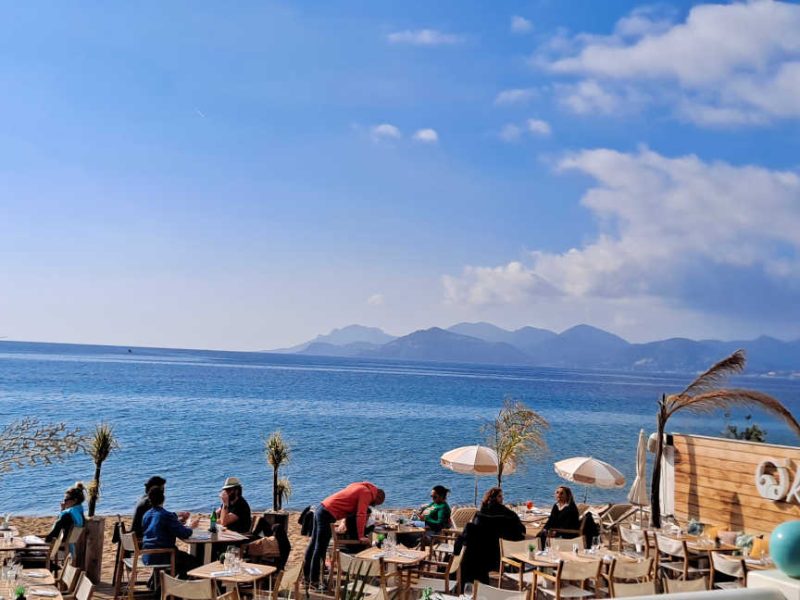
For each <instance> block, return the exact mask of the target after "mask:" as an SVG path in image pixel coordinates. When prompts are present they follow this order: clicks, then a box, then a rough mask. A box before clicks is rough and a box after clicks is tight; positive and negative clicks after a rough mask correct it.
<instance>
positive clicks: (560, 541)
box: [547, 537, 584, 552]
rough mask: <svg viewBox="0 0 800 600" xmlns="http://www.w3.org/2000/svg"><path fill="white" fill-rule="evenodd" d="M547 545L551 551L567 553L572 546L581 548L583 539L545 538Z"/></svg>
mask: <svg viewBox="0 0 800 600" xmlns="http://www.w3.org/2000/svg"><path fill="white" fill-rule="evenodd" d="M547 543H548V544H549V545H550V547H551V548H552V549H553V550H558V551H559V552H569V551H571V550H572V544H578V545H579V546H580V547H581V548H583V545H584V544H583V538H556V537H554V538H547Z"/></svg>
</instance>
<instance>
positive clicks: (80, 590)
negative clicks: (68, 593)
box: [75, 573, 94, 600]
mask: <svg viewBox="0 0 800 600" xmlns="http://www.w3.org/2000/svg"><path fill="white" fill-rule="evenodd" d="M93 596H94V584H93V583H92V582H91V580H90V579H89V578H88V577H87V576H86V573H81V576H80V577H79V578H78V585H77V587H76V588H75V600H92V597H93Z"/></svg>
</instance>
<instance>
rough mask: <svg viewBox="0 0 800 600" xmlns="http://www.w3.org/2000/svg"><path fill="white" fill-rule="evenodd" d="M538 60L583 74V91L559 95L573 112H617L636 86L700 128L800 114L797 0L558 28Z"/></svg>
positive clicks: (568, 72)
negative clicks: (570, 31)
mask: <svg viewBox="0 0 800 600" xmlns="http://www.w3.org/2000/svg"><path fill="white" fill-rule="evenodd" d="M555 42H557V43H555ZM535 62H536V63H537V64H539V65H544V66H546V68H548V69H549V70H551V71H552V72H553V73H556V74H560V75H562V76H566V77H578V78H581V79H579V81H578V83H577V84H576V85H577V88H574V87H573V88H569V87H567V88H562V91H564V92H565V93H564V95H563V96H562V102H563V103H564V104H565V105H566V106H568V107H569V108H571V109H573V110H574V111H575V112H589V111H591V110H592V108H591V107H592V106H596V107H600V109H601V110H603V111H605V112H610V109H609V105H610V104H611V103H612V98H613V99H615V100H614V102H616V103H617V104H619V102H620V98H625V97H626V96H628V95H629V94H627V93H623V92H621V91H620V89H623V90H624V86H629V87H632V88H633V89H634V90H635V92H638V94H640V95H641V97H646V98H648V99H649V100H650V101H653V102H655V101H658V102H662V103H666V104H672V105H674V106H675V108H676V112H677V113H678V114H679V115H680V116H682V117H684V118H688V119H691V120H693V121H695V122H697V123H699V124H701V125H722V124H735V125H742V124H759V123H764V122H768V121H770V120H774V119H781V118H798V117H800V102H797V97H798V95H800V5H797V4H791V3H787V2H776V1H773V0H761V1H752V2H746V3H732V4H724V5H723V4H706V5H698V6H695V7H693V8H692V9H691V10H690V11H689V13H688V15H687V17H686V20H685V21H684V22H681V23H671V22H669V21H668V20H666V19H665V18H663V17H660V16H658V17H657V16H654V15H653V14H652V13H648V12H646V11H644V12H643V11H642V10H641V9H640V10H638V11H634V12H633V13H631V14H630V15H629V16H627V17H625V18H623V19H621V20H620V21H618V22H617V25H616V27H615V30H614V32H613V33H612V34H610V35H608V36H594V35H586V34H579V35H577V36H573V37H572V38H571V39H565V36H564V35H563V34H559V36H557V39H556V40H555V41H553V42H551V43H549V44H547V45H545V46H543V47H542V48H541V49H540V53H539V55H538V56H537V57H536V60H535ZM583 86H589V87H583ZM672 88H675V89H674V91H672ZM656 90H657V92H656ZM665 91H666V93H664V92H665ZM601 92H602V94H601ZM634 96H637V94H636V93H634Z"/></svg>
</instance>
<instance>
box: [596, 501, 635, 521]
mask: <svg viewBox="0 0 800 600" xmlns="http://www.w3.org/2000/svg"><path fill="white" fill-rule="evenodd" d="M633 509H634V506H633V504H626V503H623V504H612V505H611V506H610V507H609V509H608V510H607V511H606V512H604V513H603V516H602V518H601V520H602V522H603V523H605V524H611V523H614V522H616V521H617V520H618V519H620V518H621V517H624V516H625V515H627V514H628V513H631V514H632V510H633Z"/></svg>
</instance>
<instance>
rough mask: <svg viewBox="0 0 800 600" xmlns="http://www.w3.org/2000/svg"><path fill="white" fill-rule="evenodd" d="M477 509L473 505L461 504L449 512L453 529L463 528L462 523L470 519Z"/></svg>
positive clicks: (464, 523)
mask: <svg viewBox="0 0 800 600" xmlns="http://www.w3.org/2000/svg"><path fill="white" fill-rule="evenodd" d="M477 512H478V509H477V508H475V507H473V506H462V507H460V508H456V509H454V510H453V512H452V513H450V520H451V521H452V522H453V529H464V525H466V524H467V523H469V522H470V521H472V519H473V517H474V516H475V514H476V513H477Z"/></svg>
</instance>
